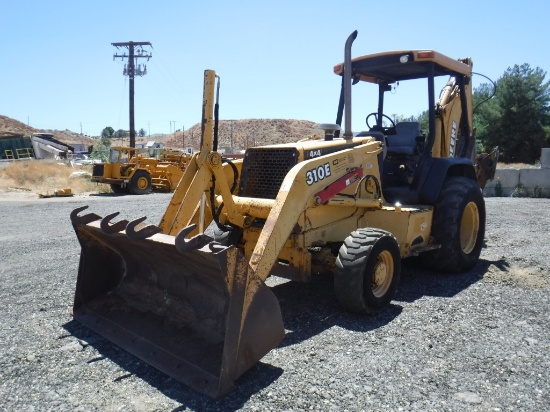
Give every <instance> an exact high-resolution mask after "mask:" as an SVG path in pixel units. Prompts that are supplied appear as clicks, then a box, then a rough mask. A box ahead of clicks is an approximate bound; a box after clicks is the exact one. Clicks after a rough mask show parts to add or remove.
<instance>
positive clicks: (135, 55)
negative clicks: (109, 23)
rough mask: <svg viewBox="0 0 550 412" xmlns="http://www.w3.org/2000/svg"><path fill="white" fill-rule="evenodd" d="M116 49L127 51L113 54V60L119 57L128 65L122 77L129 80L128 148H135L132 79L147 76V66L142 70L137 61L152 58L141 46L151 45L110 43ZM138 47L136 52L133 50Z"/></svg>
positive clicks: (144, 43)
mask: <svg viewBox="0 0 550 412" xmlns="http://www.w3.org/2000/svg"><path fill="white" fill-rule="evenodd" d="M111 45H113V46H115V47H116V48H117V49H118V48H119V47H126V48H127V49H128V54H126V52H124V54H114V55H113V60H114V59H116V58H117V57H119V58H120V59H128V64H127V65H124V71H123V73H122V74H123V75H124V76H128V77H129V78H130V147H136V130H135V129H136V128H135V123H134V77H135V76H136V75H137V76H145V75H146V74H147V66H146V65H145V64H144V65H143V68H142V67H141V64H137V67H136V63H137V62H138V59H140V58H143V59H147V61H149V59H150V58H151V57H152V56H153V55H152V54H151V52H147V51H145V50H143V46H151V47H153V45H152V44H151V43H150V42H148V41H130V42H126V43H111ZM136 47H138V50H137V51H136V50H135V48H136Z"/></svg>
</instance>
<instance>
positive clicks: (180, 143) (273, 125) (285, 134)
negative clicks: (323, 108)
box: [136, 119, 323, 149]
mask: <svg viewBox="0 0 550 412" xmlns="http://www.w3.org/2000/svg"><path fill="white" fill-rule="evenodd" d="M218 133H219V147H233V148H234V149H245V148H247V147H252V146H262V145H268V144H276V143H290V142H295V141H297V140H300V139H304V138H307V137H310V136H313V135H314V134H317V135H319V136H322V135H323V131H322V130H321V129H319V128H318V124H317V123H315V122H310V121H308V120H287V119H242V120H220V123H219V126H218ZM200 134H201V125H200V124H198V123H197V124H196V125H194V126H193V127H191V128H189V129H187V130H185V132H184V133H182V132H181V131H179V132H176V133H173V134H171V135H164V136H160V135H154V136H151V137H149V138H137V139H136V142H137V143H143V142H147V141H150V140H155V141H158V142H163V143H164V144H165V145H166V146H167V147H175V148H176V147H193V148H195V149H198V148H199V143H200Z"/></svg>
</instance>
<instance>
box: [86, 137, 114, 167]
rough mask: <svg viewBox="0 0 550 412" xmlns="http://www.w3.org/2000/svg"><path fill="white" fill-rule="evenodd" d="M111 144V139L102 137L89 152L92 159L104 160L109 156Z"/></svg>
mask: <svg viewBox="0 0 550 412" xmlns="http://www.w3.org/2000/svg"><path fill="white" fill-rule="evenodd" d="M110 146H111V139H109V138H107V137H102V138H101V140H100V141H99V143H98V144H97V145H96V146H95V147H94V149H93V150H92V153H91V155H90V156H91V157H92V159H97V160H100V161H101V162H106V161H107V158H108V157H109V147H110Z"/></svg>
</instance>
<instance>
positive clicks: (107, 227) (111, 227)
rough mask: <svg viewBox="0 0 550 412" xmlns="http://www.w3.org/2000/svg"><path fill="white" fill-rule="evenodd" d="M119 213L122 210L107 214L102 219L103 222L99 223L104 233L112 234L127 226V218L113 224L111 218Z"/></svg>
mask: <svg viewBox="0 0 550 412" xmlns="http://www.w3.org/2000/svg"><path fill="white" fill-rule="evenodd" d="M119 214H120V212H115V213H111V214H110V215H107V216H105V217H104V218H103V219H101V222H100V224H99V225H100V227H101V230H103V232H104V233H107V234H108V235H112V234H114V233H118V232H121V231H123V230H124V229H125V228H126V225H128V221H127V220H126V219H124V220H121V221H120V222H116V223H113V224H111V220H113V219H114V218H115V217H117V216H118V215H119Z"/></svg>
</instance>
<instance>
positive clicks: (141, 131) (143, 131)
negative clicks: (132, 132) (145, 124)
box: [138, 128, 147, 137]
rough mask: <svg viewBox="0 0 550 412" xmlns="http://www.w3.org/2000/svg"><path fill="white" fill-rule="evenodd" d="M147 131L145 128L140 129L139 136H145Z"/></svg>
mask: <svg viewBox="0 0 550 412" xmlns="http://www.w3.org/2000/svg"><path fill="white" fill-rule="evenodd" d="M146 135H147V133H146V132H145V129H144V128H141V129H139V132H138V136H139V137H145V136H146Z"/></svg>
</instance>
